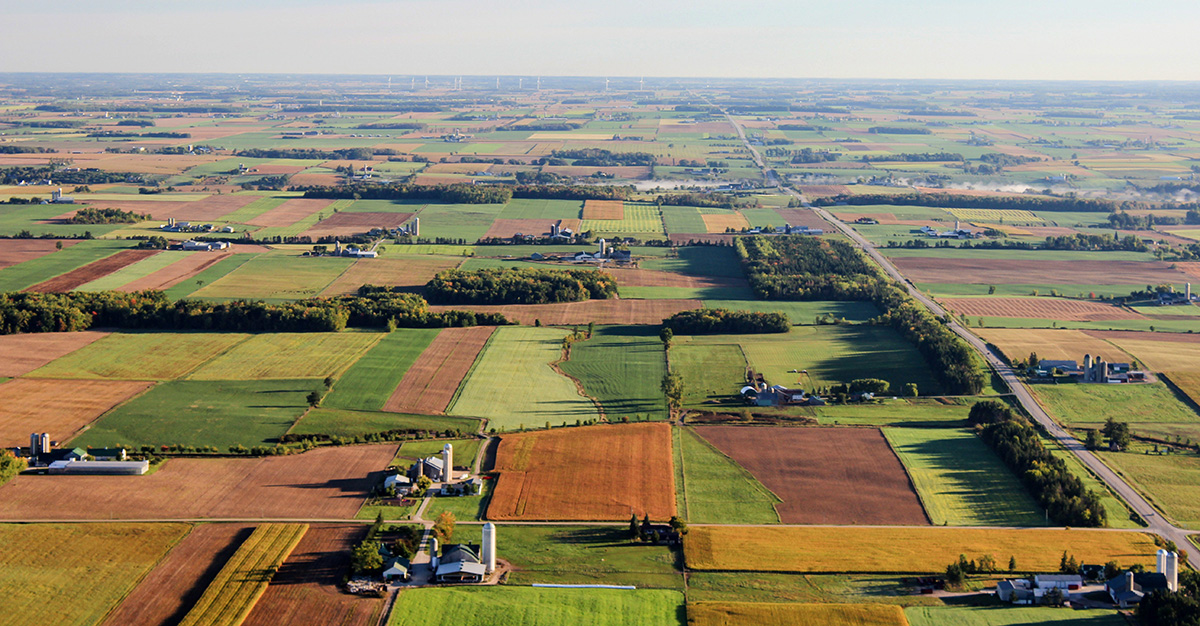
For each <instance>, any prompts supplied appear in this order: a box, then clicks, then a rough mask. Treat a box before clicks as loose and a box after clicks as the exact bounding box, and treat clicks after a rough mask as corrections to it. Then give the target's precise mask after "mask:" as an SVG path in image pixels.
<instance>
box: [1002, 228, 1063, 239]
mask: <svg viewBox="0 0 1200 626" xmlns="http://www.w3.org/2000/svg"><path fill="white" fill-rule="evenodd" d="M1005 228H1012V227H1011V226H1006V227H1005ZM1020 230H1023V231H1025V232H1027V233H1029V234H1030V235H1032V236H1034V237H1038V238H1043V237H1062V236H1064V235H1074V234H1076V233H1078V232H1079V231H1078V230H1075V229H1074V228H1067V227H1066V226H1023V227H1021V229H1020ZM1013 234H1020V233H1013Z"/></svg>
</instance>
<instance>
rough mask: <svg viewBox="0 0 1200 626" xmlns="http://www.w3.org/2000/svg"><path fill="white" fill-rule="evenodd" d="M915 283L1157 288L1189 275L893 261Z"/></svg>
mask: <svg viewBox="0 0 1200 626" xmlns="http://www.w3.org/2000/svg"><path fill="white" fill-rule="evenodd" d="M892 263H894V264H895V265H896V266H897V267H898V268H900V271H901V272H904V275H905V276H907V277H908V278H910V279H911V280H912V281H913V282H915V283H968V284H980V285H1019V284H1024V283H1030V282H1034V283H1039V284H1046V283H1047V282H1051V283H1052V284H1058V285H1157V284H1160V283H1184V282H1187V281H1188V280H1189V277H1188V275H1187V274H1186V273H1184V272H1181V271H1178V270H1175V269H1171V264H1170V263H1164V262H1161V261H1105V262H1104V263H1096V262H1095V261H1018V260H1011V259H933V258H929V257H904V258H897V259H892Z"/></svg>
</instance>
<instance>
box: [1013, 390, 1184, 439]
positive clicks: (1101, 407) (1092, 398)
mask: <svg viewBox="0 0 1200 626" xmlns="http://www.w3.org/2000/svg"><path fill="white" fill-rule="evenodd" d="M1032 389H1033V392H1034V395H1036V396H1037V398H1038V401H1039V402H1041V404H1042V406H1044V407H1045V408H1046V410H1047V411H1049V412H1050V414H1051V415H1053V416H1054V417H1055V418H1057V419H1058V420H1059V421H1060V422H1062V424H1063V425H1064V426H1067V427H1068V428H1075V429H1079V428H1088V429H1099V428H1102V427H1103V426H1104V421H1105V420H1106V419H1107V418H1108V417H1109V415H1112V412H1111V408H1112V407H1114V406H1119V407H1121V413H1120V416H1119V420H1120V421H1123V422H1128V423H1129V424H1130V428H1131V430H1132V431H1133V434H1134V435H1138V436H1144V437H1158V438H1163V437H1167V436H1174V435H1177V434H1179V435H1185V436H1188V435H1190V436H1191V437H1197V434H1198V433H1200V415H1197V414H1196V412H1195V411H1194V410H1192V408H1191V407H1189V406H1188V405H1187V404H1186V403H1184V402H1182V401H1180V399H1179V398H1178V397H1176V395H1175V392H1173V391H1171V389H1170V388H1168V387H1167V386H1166V385H1164V384H1162V383H1147V384H1126V385H1089V384H1065V385H1034V386H1033V387H1032ZM1114 417H1115V416H1114Z"/></svg>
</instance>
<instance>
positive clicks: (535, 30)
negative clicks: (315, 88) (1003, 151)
mask: <svg viewBox="0 0 1200 626" xmlns="http://www.w3.org/2000/svg"><path fill="white" fill-rule="evenodd" d="M1153 4H1154V5H1155V6H1154V7H1153V8H1140V9H1139V10H1136V11H1131V10H1130V9H1129V8H1128V7H1129V5H1128V4H1124V3H1123V4H1120V5H1119V4H1117V3H1116V2H1113V1H1111V0H1101V1H1099V2H1096V1H1089V2H1084V1H1083V0H1059V1H1057V2H1052V3H1036V2H1031V1H1028V0H1018V1H1016V2H1012V1H1008V2H999V1H996V0H984V1H982V2H972V3H958V2H949V1H948V0H931V1H928V2H924V3H922V4H921V5H920V6H897V5H896V3H888V2H884V1H883V0H852V1H850V2H842V3H837V5H836V6H833V5H832V4H831V3H820V2H812V1H800V2H777V1H770V0H758V1H750V2H741V3H725V2H713V1H711V0H703V1H700V2H688V3H683V2H674V1H671V2H658V3H644V2H643V3H635V2H631V1H630V0H613V1H611V2H607V3H603V4H590V5H581V6H579V5H573V4H566V3H561V2H550V1H548V0H531V1H528V2H522V3H521V4H520V6H514V5H506V4H500V3H485V2H479V1H477V0H445V1H432V0H401V1H398V2H388V3H382V2H367V1H361V0H351V1H349V2H344V3H339V4H337V5H329V4H328V3H323V2H317V1H316V0H262V1H260V2H258V3H255V4H254V5H251V6H247V5H245V4H243V3H236V2H233V1H232V0H209V1H208V2H206V3H205V6H204V8H193V7H185V6H179V5H178V4H177V3H163V2H150V1H148V0H107V1H102V2H83V1H82V0H60V1H58V2H53V3H43V4H39V5H32V4H31V3H17V2H14V1H11V0H0V6H3V7H4V14H5V16H6V20H5V24H6V25H7V26H8V28H5V29H3V31H0V32H2V34H3V37H0V58H3V59H4V60H3V61H0V72H54V73H69V72H84V73H197V74H203V73H226V74H248V73H252V74H343V75H345V74H359V75H403V76H411V75H424V74H429V75H431V76H434V75H444V76H449V75H458V74H462V75H474V76H495V75H501V76H506V75H507V76H534V75H539V74H540V75H543V76H596V77H602V76H624V77H641V76H645V77H671V78H708V77H711V78H720V77H727V78H738V77H742V78H764V79H788V78H798V79H848V80H856V79H857V80H1018V81H1019V80H1037V81H1043V80H1048V81H1065V80H1082V81H1196V80H1200V68H1196V67H1194V66H1192V65H1191V64H1188V63H1184V62H1183V60H1184V59H1187V58H1189V57H1193V58H1194V57H1195V56H1197V55H1198V54H1200V41H1198V40H1196V39H1195V38H1194V37H1192V34H1191V33H1190V29H1191V25H1192V24H1195V23H1198V21H1200V5H1197V4H1194V3H1183V2H1175V1H1167V2H1156V3H1153Z"/></svg>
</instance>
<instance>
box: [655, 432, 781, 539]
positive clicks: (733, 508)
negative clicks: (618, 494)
mask: <svg viewBox="0 0 1200 626" xmlns="http://www.w3.org/2000/svg"><path fill="white" fill-rule="evenodd" d="M674 434H675V447H676V448H677V452H676V453H677V456H676V459H678V460H677V463H679V465H681V466H682V467H681V468H680V469H682V481H681V483H682V484H680V485H677V486H676V488H677V489H678V490H679V491H680V496H679V497H677V500H678V501H679V502H680V504H679V508H680V509H681V517H683V518H684V519H685V520H687V521H688V522H690V523H696V524H720V523H739V524H775V523H778V522H779V513H777V512H776V510H775V507H776V506H777V505H778V504H779V503H780V502H781V501H780V499H779V498H777V497H776V496H775V494H773V493H771V491H770V490H769V489H767V488H766V487H764V486H763V484H762V483H760V482H758V479H756V478H755V477H754V475H753V474H751V473H750V472H748V471H746V469H745V468H743V467H742V466H741V465H738V464H737V462H736V461H734V460H733V459H731V458H729V457H728V456H726V455H725V454H722V453H721V452H720V451H719V450H717V449H716V448H714V447H713V446H712V444H710V443H708V442H707V441H705V440H704V439H703V438H701V437H700V436H699V435H697V434H696V433H695V431H694V430H693V429H691V428H677V429H674ZM677 475H678V474H677Z"/></svg>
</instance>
